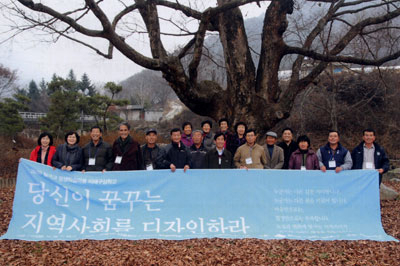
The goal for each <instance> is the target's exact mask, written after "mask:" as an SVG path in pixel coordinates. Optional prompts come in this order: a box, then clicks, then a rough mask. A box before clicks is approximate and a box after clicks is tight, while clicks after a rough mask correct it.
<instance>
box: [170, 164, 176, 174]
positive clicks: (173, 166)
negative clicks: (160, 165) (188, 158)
mask: <svg viewBox="0 0 400 266" xmlns="http://www.w3.org/2000/svg"><path fill="white" fill-rule="evenodd" d="M169 168H171V172H175V170H176V166H175V165H174V164H173V163H171V165H170V166H169Z"/></svg>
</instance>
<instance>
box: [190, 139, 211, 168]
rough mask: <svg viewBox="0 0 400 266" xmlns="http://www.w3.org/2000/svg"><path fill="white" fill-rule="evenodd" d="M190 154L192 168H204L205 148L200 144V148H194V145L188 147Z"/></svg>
mask: <svg viewBox="0 0 400 266" xmlns="http://www.w3.org/2000/svg"><path fill="white" fill-rule="evenodd" d="M190 154H191V156H192V168H193V169H203V168H205V160H204V159H205V157H206V154H207V149H206V148H205V147H204V146H203V144H201V146H200V148H198V149H197V148H196V145H194V144H193V145H192V146H191V147H190Z"/></svg>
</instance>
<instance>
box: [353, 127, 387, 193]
mask: <svg viewBox="0 0 400 266" xmlns="http://www.w3.org/2000/svg"><path fill="white" fill-rule="evenodd" d="M375 138H376V137H375V130H373V129H370V128H368V129H365V130H364V131H363V141H362V142H361V143H360V144H359V145H358V146H357V147H355V148H354V150H353V152H352V153H351V157H352V159H353V168H352V169H376V170H377V171H378V172H379V185H381V182H382V174H384V173H386V172H387V171H388V170H389V165H390V163H389V159H388V158H387V156H386V153H385V150H384V149H383V147H381V146H379V145H378V144H377V143H376V142H375Z"/></svg>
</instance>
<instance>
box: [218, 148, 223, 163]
mask: <svg viewBox="0 0 400 266" xmlns="http://www.w3.org/2000/svg"><path fill="white" fill-rule="evenodd" d="M217 152H218V164H219V165H221V164H222V154H223V153H224V148H222V151H221V152H219V150H217Z"/></svg>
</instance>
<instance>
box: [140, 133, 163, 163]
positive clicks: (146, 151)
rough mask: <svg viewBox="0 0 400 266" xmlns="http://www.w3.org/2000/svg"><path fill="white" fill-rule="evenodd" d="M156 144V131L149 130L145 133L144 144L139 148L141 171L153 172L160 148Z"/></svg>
mask: <svg viewBox="0 0 400 266" xmlns="http://www.w3.org/2000/svg"><path fill="white" fill-rule="evenodd" d="M156 143H157V130H155V129H153V128H151V129H149V130H147V131H146V144H144V145H143V146H142V147H140V150H141V151H142V158H143V163H144V165H143V169H146V170H153V169H155V168H156V159H157V155H158V153H159V152H160V147H158V145H157V144H156Z"/></svg>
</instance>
